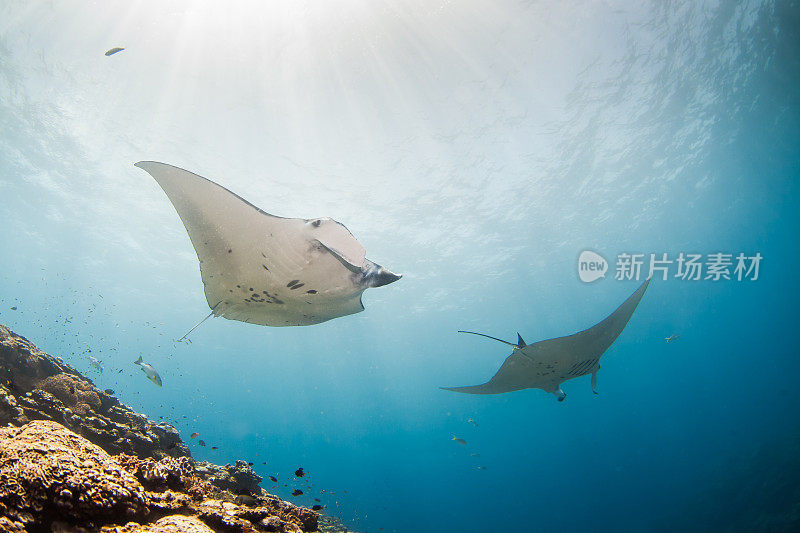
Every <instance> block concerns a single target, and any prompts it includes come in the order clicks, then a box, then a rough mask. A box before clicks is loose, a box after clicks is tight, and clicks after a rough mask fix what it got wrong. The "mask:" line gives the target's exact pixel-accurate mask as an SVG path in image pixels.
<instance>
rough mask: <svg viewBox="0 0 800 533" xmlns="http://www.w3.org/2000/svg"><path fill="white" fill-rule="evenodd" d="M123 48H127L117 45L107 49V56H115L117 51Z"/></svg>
mask: <svg viewBox="0 0 800 533" xmlns="http://www.w3.org/2000/svg"><path fill="white" fill-rule="evenodd" d="M123 50H125V49H124V48H120V47H119V46H115V47H114V48H112V49H110V50H106V55H107V56H113V55H114V54H116V53H117V52H122V51H123Z"/></svg>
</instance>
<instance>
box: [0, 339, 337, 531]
mask: <svg viewBox="0 0 800 533" xmlns="http://www.w3.org/2000/svg"><path fill="white" fill-rule="evenodd" d="M0 426H4V427H0V531H9V532H34V531H37V532H38V531H52V532H68V531H69V532H73V531H74V532H82V533H90V532H98V533H99V532H109V533H110V532H119V533H140V532H165V533H166V532H177V531H182V532H190V533H191V532H198V533H200V532H203V533H205V532H209V531H212V532H241V533H249V532H257V531H275V532H284V533H290V532H291V533H300V532H311V531H341V529H340V528H339V527H338V526H334V525H333V523H331V521H330V520H328V519H323V520H320V515H318V514H317V513H316V512H314V511H312V510H310V509H306V508H303V507H298V506H295V505H293V504H291V503H289V502H286V501H283V500H281V499H280V498H278V497H277V496H273V495H271V494H268V493H266V492H265V491H264V490H263V489H261V488H260V487H259V483H260V482H261V477H260V476H258V475H257V474H256V473H255V472H254V471H253V469H252V468H250V466H249V465H248V464H247V463H246V462H245V461H237V462H236V464H234V465H225V466H218V465H214V464H211V463H207V462H197V463H196V462H195V461H194V460H193V459H192V458H191V456H190V454H189V450H188V448H187V447H186V446H185V444H184V443H183V442H182V441H181V439H180V436H179V435H178V433H177V431H176V430H175V429H174V428H173V427H172V426H170V425H168V424H154V423H153V422H151V421H149V420H147V418H146V417H144V416H143V415H140V414H138V413H136V412H134V411H133V410H132V409H130V408H129V407H127V406H125V405H123V404H121V403H120V402H119V400H117V399H116V398H115V397H113V396H111V395H109V394H106V393H105V392H103V391H100V390H98V389H97V388H95V387H94V385H93V384H92V382H91V381H90V380H89V379H87V378H85V377H84V376H82V375H81V374H80V373H78V372H77V371H75V370H74V369H73V368H72V367H70V366H69V365H67V364H66V363H64V362H63V361H62V360H61V359H59V358H57V357H52V356H50V355H48V354H45V353H44V352H42V351H41V350H39V349H38V348H36V347H35V346H34V345H33V344H32V343H30V342H29V341H27V340H26V339H25V338H23V337H21V336H19V335H16V334H14V333H13V332H11V331H9V330H8V329H7V328H5V327H4V326H2V325H0ZM328 524H330V525H328Z"/></svg>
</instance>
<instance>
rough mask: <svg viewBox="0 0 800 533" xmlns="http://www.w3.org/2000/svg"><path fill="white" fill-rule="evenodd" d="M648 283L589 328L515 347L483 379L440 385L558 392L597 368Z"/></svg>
mask: <svg viewBox="0 0 800 533" xmlns="http://www.w3.org/2000/svg"><path fill="white" fill-rule="evenodd" d="M649 284H650V279H649V278H648V279H647V280H645V282H644V283H642V284H641V285H640V286H639V288H638V289H636V291H635V292H634V293H633V294H632V295H631V296H629V297H628V299H627V300H625V301H624V302H623V303H622V305H620V306H619V307H618V308H617V309H616V311H614V312H613V313H611V314H610V315H609V316H608V317H606V318H605V319H604V320H602V321H601V322H599V323H598V324H596V325H594V326H592V327H591V328H589V329H585V330H583V331H580V332H578V333H575V334H573V335H568V336H566V337H557V338H555V339H548V340H545V341H540V342H536V343H534V344H529V345H527V346H524V347H521V348H514V351H513V352H512V353H511V355H509V356H508V358H506V360H505V362H504V363H503V365H502V366H501V367H500V369H499V370H498V371H497V373H496V374H495V375H494V377H492V379H490V380H489V381H487V382H486V383H484V384H482V385H474V386H468V387H443V388H444V389H445V390H450V391H454V392H463V393H467V394H501V393H504V392H511V391H516V390H521V389H542V390H545V391H547V392H552V393H557V392H558V390H559V388H560V385H561V383H563V382H564V381H567V380H569V379H573V378H576V377H580V376H584V375H586V374H592V373H593V372H596V371H597V369H598V368H599V361H600V357H601V356H602V355H603V353H605V351H606V350H608V348H609V347H610V346H611V345H612V344H613V343H614V341H615V340H616V339H617V337H619V335H620V334H621V333H622V330H624V329H625V326H626V325H627V324H628V321H629V320H630V318H631V316H632V315H633V312H634V311H635V310H636V307H637V306H638V305H639V302H640V301H641V299H642V296H643V295H644V292H645V290H647V287H648V285H649Z"/></svg>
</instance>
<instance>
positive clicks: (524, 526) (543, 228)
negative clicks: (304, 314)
mask: <svg viewBox="0 0 800 533" xmlns="http://www.w3.org/2000/svg"><path fill="white" fill-rule="evenodd" d="M799 7H800V6H798V4H797V2H794V1H789V0H786V1H781V0H775V1H742V2H733V1H721V2H692V1H671V2H662V1H655V0H654V1H652V2H556V1H541V2H518V1H502V2H491V3H489V2H485V3H484V2H453V3H448V2H444V3H431V2H425V1H422V0H408V1H403V2H394V3H378V2H367V1H359V0H352V1H348V2H337V3H321V2H269V3H266V2H255V1H254V2H240V3H235V4H234V5H228V4H227V3H220V2H211V1H208V2H170V3H160V2H104V3H101V4H97V5H96V4H89V3H85V2H78V1H74V2H68V1H65V2H58V3H48V2H23V1H15V0H11V1H6V2H3V4H2V6H0V249H2V269H0V323H4V324H6V325H7V326H9V327H10V328H12V329H13V330H15V331H16V332H18V333H20V334H22V335H25V336H26V337H28V338H29V339H30V340H31V341H33V342H35V343H36V344H37V345H38V346H40V347H41V348H42V349H44V350H45V351H47V352H49V353H52V354H56V355H61V356H63V357H64V359H65V360H66V361H67V362H69V363H70V364H72V365H73V366H75V367H76V368H77V369H79V370H81V371H82V372H84V373H86V374H87V375H88V376H89V377H91V378H92V379H93V380H94V381H95V383H96V384H97V385H98V386H99V387H101V388H107V387H108V388H112V389H114V390H115V391H116V393H117V395H118V396H119V397H120V398H121V400H122V401H123V402H125V403H128V404H129V405H131V406H132V407H134V408H135V409H137V410H140V411H142V412H144V413H146V414H148V416H149V417H150V418H153V419H157V420H163V421H166V422H169V423H172V424H173V425H175V426H176V427H177V428H178V429H179V430H180V431H181V434H182V435H183V436H184V439H185V440H188V436H189V434H190V433H192V432H195V431H196V432H198V433H200V435H201V437H200V438H202V439H204V441H205V442H206V443H207V444H208V445H207V446H206V447H199V446H198V445H197V440H192V441H191V446H192V453H193V455H194V457H195V458H197V459H201V460H209V461H213V462H215V463H219V464H224V463H226V462H233V461H234V460H236V459H246V460H248V461H252V462H253V463H254V468H255V469H256V471H257V472H259V474H260V475H262V476H264V477H265V479H266V476H267V475H269V474H272V475H276V476H278V478H279V483H278V484H277V486H276V487H275V488H274V489H273V484H272V483H270V482H269V481H267V482H265V483H263V484H262V486H264V487H265V488H266V489H267V490H271V491H274V492H275V493H276V494H278V495H280V496H282V497H284V498H287V499H291V500H293V501H296V502H297V503H299V504H302V505H308V506H310V505H312V504H313V503H315V502H314V501H313V498H314V497H317V498H319V499H320V500H322V503H323V504H324V505H326V512H328V513H330V514H331V515H334V516H339V517H341V518H342V519H343V520H344V522H345V523H346V524H347V525H348V527H350V528H352V529H354V530H356V531H361V532H375V531H380V530H382V531H387V532H391V531H394V532H408V531H416V532H426V531H442V530H452V531H464V532H478V531H537V530H558V531H586V530H591V531H662V530H675V529H681V530H687V531H705V530H731V531H735V530H757V529H761V530H765V531H766V530H793V528H794V527H796V526H797V524H798V523H799V521H800V516H798V511H797V509H798V504H799V503H800V462H799V461H798V457H800V455H798V450H800V417H799V416H798V414H797V412H798V409H797V407H798V405H800V392H798V387H797V386H796V382H797V376H798V373H799V372H800V362H798V359H799V358H798V355H800V351H799V350H798V348H797V347H798V341H797V332H796V330H797V326H798V312H797V308H796V299H797V296H798V294H799V292H798V289H800V287H799V283H798V264H800V253H799V252H798V237H800V218H799V217H798V207H799V205H798V204H799V203H800V202H798V200H799V199H800V190H798V189H799V188H800V184H799V181H798V176H799V172H798V170H799V164H800V150H799V149H798V147H800V105H799V104H800V102H798V100H799V99H800V98H799V97H800V93H798V89H797V88H798V87H799V86H800V68H798V67H799V64H798V62H799V61H800V46H799V45H800V9H798V8H799ZM114 46H120V47H124V48H125V49H124V50H123V51H121V52H119V53H117V54H114V55H112V56H108V57H107V56H104V52H105V51H106V50H108V49H110V48H112V47H114ZM139 160H156V161H163V162H166V163H170V164H173V165H176V166H179V167H182V168H186V169H188V170H191V171H193V172H196V173H198V174H200V175H203V176H205V177H208V178H209V179H212V180H214V181H216V182H218V183H220V184H221V185H223V186H225V187H227V188H228V189H230V190H232V191H234V192H236V193H237V194H239V195H241V196H243V197H244V198H246V199H247V200H248V201H250V202H252V203H253V204H255V205H257V206H259V207H260V208H262V209H264V210H265V211H267V212H270V213H273V214H276V215H280V216H287V217H305V218H310V217H315V216H330V217H332V218H334V219H336V220H338V221H340V222H342V223H343V224H345V225H346V226H347V227H348V228H349V229H350V231H351V232H352V233H353V234H354V235H355V236H356V237H357V238H358V239H359V241H360V242H361V243H362V244H363V245H364V246H365V248H366V250H367V257H369V258H370V259H372V260H374V261H376V262H378V263H380V264H382V265H384V266H386V267H388V268H390V269H392V270H394V271H396V272H399V273H402V274H404V277H403V279H402V280H400V281H398V282H396V283H394V284H392V285H388V286H386V287H381V288H376V289H370V290H368V291H367V292H366V293H365V294H364V305H365V307H366V310H365V311H364V312H363V313H360V314H357V315H353V316H348V317H343V318H339V319H335V320H332V321H330V322H326V323H324V324H321V325H316V326H310V327H293V328H268V327H260V326H253V325H248V324H243V323H240V322H234V321H228V320H224V319H222V318H216V319H213V320H210V321H208V322H206V323H205V324H203V325H202V326H201V327H200V328H199V329H198V330H196V331H195V332H194V333H192V335H191V337H190V338H191V341H192V342H191V344H186V343H175V342H174V339H176V338H178V337H180V336H181V335H182V334H183V333H185V332H186V331H187V330H188V329H189V328H190V327H191V326H192V325H193V324H195V323H196V322H197V321H198V320H200V319H201V318H202V317H203V316H205V314H207V313H208V306H207V305H206V302H205V298H204V296H203V291H202V284H201V282H200V276H199V270H198V263H197V258H196V256H195V252H194V250H193V248H192V246H191V243H190V241H189V239H188V238H187V235H186V232H185V230H184V228H183V226H182V224H181V222H180V219H179V218H178V216H177V215H176V213H175V210H174V208H173V207H172V205H171V204H170V202H169V201H168V199H167V198H166V196H165V195H164V194H163V192H162V191H161V189H160V188H159V187H158V185H157V184H156V183H155V182H154V180H153V179H152V178H151V177H150V176H149V175H147V174H146V173H144V172H142V171H141V170H139V169H137V168H135V167H134V166H133V163H134V162H136V161H139ZM584 250H593V251H595V252H598V253H600V254H601V255H602V256H603V257H604V258H605V259H606V260H607V261H608V262H609V264H610V268H609V271H608V272H607V274H606V277H605V279H600V280H597V281H595V282H592V283H583V282H582V281H580V279H579V277H578V271H577V263H578V261H577V259H578V256H579V254H580V253H581V252H582V251H584ZM621 253H632V254H634V253H641V254H646V257H648V258H649V254H651V253H654V254H657V255H658V256H660V255H661V254H663V253H666V254H668V257H670V258H672V259H675V258H677V257H678V255H679V254H680V253H684V254H690V253H697V254H703V256H704V257H707V255H708V254H714V253H726V254H733V256H734V257H735V256H736V255H737V254H739V253H744V254H745V255H746V256H754V255H755V254H757V253H758V254H761V256H762V257H763V260H762V262H761V264H760V269H759V275H758V279H757V280H752V279H743V280H742V281H738V280H736V279H735V277H734V279H731V280H724V279H723V280H720V281H711V280H698V281H693V280H682V279H679V278H676V277H674V274H675V272H676V271H675V268H676V265H675V264H673V265H672V268H673V270H672V271H671V272H670V276H669V279H667V280H662V279H660V276H659V275H656V276H655V279H654V280H653V282H652V283H651V285H650V287H649V289H648V291H647V293H646V294H645V296H644V298H643V300H642V302H641V304H640V305H639V307H638V309H637V311H636V312H635V314H634V315H633V318H632V319H631V321H630V323H629V324H628V326H627V328H626V330H625V331H624V332H623V333H622V335H621V336H620V338H619V339H618V341H617V342H616V343H615V344H614V345H613V346H612V347H611V349H610V350H609V351H608V352H607V353H606V355H605V356H604V357H603V359H602V370H601V371H600V372H599V374H598V389H599V390H598V391H599V393H600V394H599V395H593V394H592V392H591V388H590V385H589V378H588V377H582V378H579V379H575V380H571V381H568V382H566V383H565V384H564V386H563V388H564V390H565V391H566V392H567V394H568V396H567V398H566V400H565V401H564V402H557V401H556V398H555V397H554V396H553V395H550V394H547V393H545V392H543V391H541V390H526V391H519V392H513V393H508V394H502V395H496V396H471V395H462V394H457V393H453V392H448V391H443V390H441V389H440V388H439V387H442V386H458V385H474V384H478V383H482V382H484V381H486V380H487V379H489V378H490V377H491V376H492V375H493V374H494V372H495V371H496V370H497V368H498V367H499V366H500V364H501V363H502V361H503V360H504V359H505V357H506V356H508V355H509V353H510V348H509V347H508V346H505V345H502V344H499V343H495V342H492V341H490V340H487V339H482V338H478V337H473V336H468V335H461V334H458V333H457V330H461V329H466V330H473V331H480V332H484V333H487V334H489V335H493V336H497V337H500V338H504V339H507V340H514V339H515V334H516V332H519V333H520V334H521V335H522V336H523V337H524V338H525V340H526V341H527V342H529V343H532V342H535V341H538V340H543V339H548V338H552V337H558V336H562V335H567V334H571V333H574V332H576V331H578V330H581V329H584V328H586V327H589V326H591V325H593V324H594V323H596V322H598V321H599V320H600V319H602V318H604V317H605V316H607V315H608V314H609V313H610V312H611V311H613V310H614V309H615V308H616V307H617V306H618V305H619V304H620V303H621V302H622V301H623V300H624V299H625V298H626V297H627V296H628V295H629V294H630V293H632V292H633V290H634V289H635V288H636V287H637V286H638V283H637V282H636V281H634V280H617V279H614V273H615V272H614V271H615V263H616V258H617V257H618V255H619V254H621ZM644 275H646V274H643V276H644ZM641 279H644V278H643V277H640V280H641ZM12 308H13V309H12ZM672 334H679V335H680V336H681V337H680V339H678V340H677V341H674V342H670V343H667V342H665V340H664V338H665V337H668V336H670V335H672ZM89 355H92V356H93V357H96V358H97V359H99V360H100V361H101V362H102V364H103V366H104V372H103V373H99V372H97V371H96V370H93V369H92V368H91V367H90V364H89V363H90V360H89V358H88V356H89ZM140 355H141V356H142V357H143V358H144V360H145V361H147V362H149V363H151V364H152V365H153V366H154V367H155V368H157V369H158V371H159V373H160V374H161V376H162V378H163V382H164V385H163V387H162V388H158V387H156V386H155V385H153V384H152V383H150V382H149V381H148V380H147V379H146V378H145V376H144V375H143V374H142V373H141V372H140V371H139V369H138V368H137V367H136V366H135V365H133V364H132V363H133V361H134V360H136V359H137V358H138V357H139V356H140ZM469 419H472V420H473V421H474V422H475V423H472V422H469V421H468V420H469ZM476 424H477V425H476ZM453 436H457V437H459V438H462V439H464V440H465V441H466V443H467V444H466V446H463V445H460V444H458V443H457V442H455V441H453V440H452V438H453ZM212 446H214V447H216V448H218V449H216V450H213V449H211V447H212ZM472 454H479V455H478V456H473V455H472ZM264 463H266V464H264ZM300 466H302V467H303V468H304V470H305V471H306V472H307V473H308V474H307V476H306V477H305V478H303V479H296V478H294V476H293V474H292V473H293V472H294V471H295V469H297V468H298V467H300ZM479 466H480V467H483V468H482V469H478V467H479ZM312 485H313V486H312ZM298 487H300V488H302V489H303V490H304V492H305V494H304V495H303V496H301V497H297V498H294V497H292V496H291V492H292V491H293V490H294V489H295V488H298ZM322 490H324V491H325V492H324V493H323V492H322Z"/></svg>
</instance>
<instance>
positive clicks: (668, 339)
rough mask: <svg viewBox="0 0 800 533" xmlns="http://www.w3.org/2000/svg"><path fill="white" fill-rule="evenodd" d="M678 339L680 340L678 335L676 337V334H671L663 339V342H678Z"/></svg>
mask: <svg viewBox="0 0 800 533" xmlns="http://www.w3.org/2000/svg"><path fill="white" fill-rule="evenodd" d="M680 338H681V336H680V335H678V334H677V333H673V334H672V335H670V336H669V337H665V338H664V340H665V341H667V342H672V341H676V340H678V339H680Z"/></svg>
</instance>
